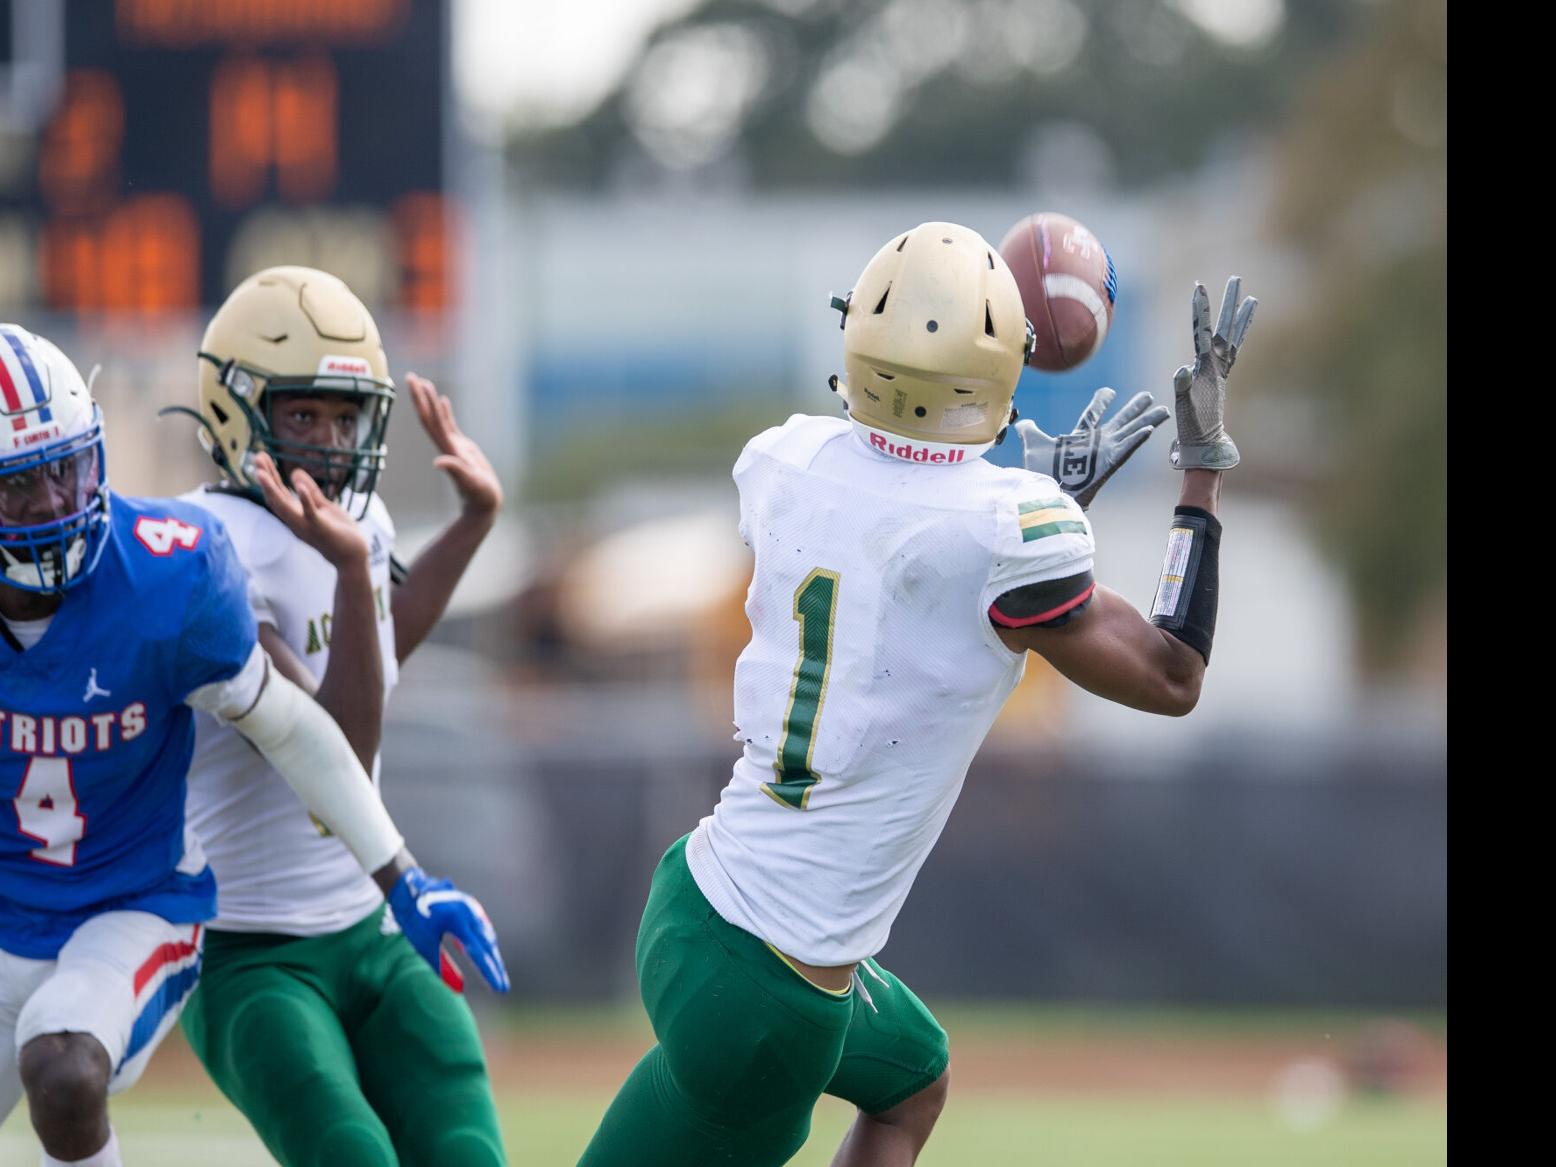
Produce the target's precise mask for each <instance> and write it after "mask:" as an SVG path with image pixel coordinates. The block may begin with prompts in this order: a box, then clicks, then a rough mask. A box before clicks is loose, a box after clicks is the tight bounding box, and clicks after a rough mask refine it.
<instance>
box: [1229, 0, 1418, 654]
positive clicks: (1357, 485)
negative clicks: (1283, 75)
mask: <svg viewBox="0 0 1556 1167" xmlns="http://www.w3.org/2000/svg"><path fill="white" fill-rule="evenodd" d="M1447 108H1448V29H1447V5H1446V0H1387V2H1385V3H1379V4H1378V5H1377V6H1376V8H1375V9H1374V11H1372V12H1371V13H1370V14H1369V18H1368V22H1367V26H1366V29H1365V31H1364V33H1363V35H1362V36H1361V37H1359V38H1358V40H1357V42H1356V44H1355V45H1354V47H1353V48H1352V49H1350V50H1349V51H1348V52H1347V53H1345V54H1344V55H1343V56H1342V57H1340V58H1338V59H1337V60H1336V61H1335V62H1334V63H1333V64H1332V65H1331V66H1330V67H1328V68H1325V69H1323V70H1321V71H1320V72H1318V73H1316V74H1315V75H1314V76H1313V77H1312V79H1311V80H1310V82H1309V89H1308V92H1307V94H1306V96H1305V97H1304V98H1303V99H1302V101H1301V102H1300V103H1299V105H1298V106H1297V108H1296V110H1295V111H1294V115H1293V118H1292V120H1291V122H1290V123H1289V126H1288V130H1287V132H1286V133H1285V135H1284V139H1283V141H1282V145H1281V147H1280V150H1279V152H1278V154H1277V158H1276V170H1275V183H1274V189H1275V192H1276V194H1275V200H1274V206H1273V225H1274V229H1275V231H1276V232H1277V234H1278V235H1279V236H1280V237H1281V238H1282V239H1283V240H1284V241H1285V242H1286V243H1287V244H1289V245H1290V246H1291V248H1292V249H1293V251H1294V252H1296V253H1297V254H1298V255H1299V256H1300V257H1301V258H1302V260H1303V262H1304V263H1305V265H1306V271H1305V273H1304V274H1305V277H1306V279H1307V282H1308V288H1309V293H1308V294H1307V295H1305V296H1301V297H1299V298H1297V299H1296V301H1295V309H1294V310H1293V311H1288V312H1286V313H1284V314H1283V315H1281V316H1280V322H1281V323H1280V325H1279V326H1278V327H1277V328H1276V329H1274V330H1273V331H1272V334H1271V335H1270V336H1269V337H1266V338H1261V341H1260V344H1259V345H1258V346H1256V347H1255V348H1250V350H1249V354H1250V356H1251V357H1254V360H1255V361H1257V362H1258V363H1257V364H1256V365H1255V366H1254V369H1255V370H1256V375H1253V376H1250V377H1249V378H1248V382H1249V384H1250V385H1254V384H1260V383H1262V384H1264V385H1265V386H1266V391H1269V392H1277V393H1291V394H1297V395H1303V396H1311V397H1312V398H1313V399H1315V400H1316V401H1318V402H1319V404H1320V409H1321V417H1320V422H1319V425H1318V427H1317V431H1318V434H1319V435H1320V441H1319V445H1320V447H1322V448H1320V449H1315V450H1313V451H1311V454H1312V460H1311V463H1310V464H1311V465H1312V466H1313V468H1314V469H1315V471H1316V473H1314V474H1313V476H1312V477H1311V478H1310V480H1309V481H1310V487H1309V490H1310V494H1311V497H1312V499H1313V501H1314V503H1315V506H1314V512H1313V513H1314V517H1315V521H1316V523H1317V525H1318V529H1319V533H1320V536H1321V538H1322V539H1323V540H1324V542H1325V543H1326V544H1327V545H1328V546H1329V548H1330V549H1331V551H1332V552H1333V553H1334V554H1335V555H1336V557H1337V558H1338V560H1339V562H1340V563H1341V564H1342V565H1343V568H1344V571H1345V572H1346V575H1347V577H1348V580H1349V583H1350V587H1351V591H1352V594H1353V597H1354V599H1355V602H1356V605H1357V610H1358V613H1359V616H1360V621H1359V624H1360V634H1361V635H1360V639H1361V643H1360V651H1361V664H1362V666H1363V667H1364V669H1365V670H1367V671H1368V672H1370V673H1372V674H1374V675H1376V674H1380V673H1393V672H1400V671H1407V670H1410V671H1420V670H1421V669H1422V668H1423V667H1424V668H1426V669H1427V670H1429V671H1432V672H1436V673H1438V675H1439V677H1440V676H1442V675H1444V670H1445V668H1446V639H1445V638H1446V597H1447V577H1446V571H1447V563H1446V560H1447V555H1446V550H1445V547H1446V540H1447V530H1448V515H1447V511H1448V473H1447V376H1448V365H1447V360H1448V339H1447V338H1448V264H1447V239H1448V169H1447V167H1448V145H1447ZM1250 363H1251V364H1253V362H1250ZM1251 371H1252V370H1251Z"/></svg>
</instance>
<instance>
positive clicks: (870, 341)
mask: <svg viewBox="0 0 1556 1167" xmlns="http://www.w3.org/2000/svg"><path fill="white" fill-rule="evenodd" d="M832 306H833V307H834V308H837V309H838V310H839V311H841V312H842V314H843V322H842V328H843V371H844V377H843V378H841V379H840V378H838V377H836V376H834V377H833V378H832V379H831V384H832V387H833V389H835V390H836V391H837V392H838V393H839V394H840V395H841V396H842V398H843V401H844V403H845V404H846V405H847V407H848V413H849V416H850V417H851V418H853V419H854V420H855V421H856V422H859V423H861V424H863V425H865V426H867V427H870V428H872V429H877V430H884V431H886V432H888V433H891V434H897V435H899V436H901V437H906V438H913V439H916V440H919V441H927V442H937V443H948V444H952V445H958V446H961V445H965V446H975V445H978V446H983V447H987V446H989V445H991V444H993V443H994V442H996V441H998V440H999V439H1001V438H1002V437H1003V436H1004V433H1005V427H1006V426H1008V425H1009V424H1010V423H1011V422H1012V421H1013V420H1015V410H1014V409H1013V408H1012V404H1011V403H1012V401H1013V399H1014V397H1015V393H1016V382H1017V380H1019V379H1020V376H1021V367H1022V364H1023V363H1024V362H1025V360H1026V357H1027V355H1028V353H1030V352H1031V351H1032V345H1033V343H1034V333H1033V330H1032V325H1031V323H1030V322H1029V321H1028V320H1027V318H1026V313H1025V311H1024V309H1023V308H1022V304H1021V290H1020V289H1019V288H1018V287H1017V286H1016V277H1015V276H1013V275H1012V274H1011V272H1010V268H1009V267H1008V266H1006V264H1005V261H1004V260H1003V259H1002V258H1001V257H1000V253H999V252H998V251H996V250H995V249H994V247H993V246H992V245H990V244H989V243H988V242H987V241H985V240H984V238H983V237H982V236H981V235H979V234H978V233H977V232H976V231H973V230H971V229H970V228H967V227H962V226H958V225H957V224H955V223H921V224H919V225H918V226H917V227H915V228H913V229H912V230H911V231H909V232H907V233H906V234H904V235H899V236H897V237H895V238H893V239H892V240H891V241H890V242H889V243H887V244H886V245H885V246H884V247H882V248H881V249H880V251H878V252H876V254H875V257H874V258H873V259H871V260H870V262H869V263H868V264H866V265H865V269H864V271H863V272H861V273H860V275H859V279H858V281H857V282H856V283H855V285H854V289H853V291H851V292H850V293H849V294H848V296H847V298H839V297H836V296H834V297H833V298H832Z"/></svg>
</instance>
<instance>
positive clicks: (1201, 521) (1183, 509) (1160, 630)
mask: <svg viewBox="0 0 1556 1167" xmlns="http://www.w3.org/2000/svg"><path fill="white" fill-rule="evenodd" d="M1220 496H1221V475H1220V474H1217V473H1214V472H1212V471H1209V470H1191V471H1189V472H1188V473H1186V474H1185V475H1184V476H1183V490H1182V492H1181V493H1180V494H1179V496H1178V512H1179V515H1180V516H1184V515H1187V516H1193V517H1192V519H1191V518H1186V517H1185V518H1175V522H1183V523H1190V522H1192V523H1194V524H1195V526H1196V530H1198V531H1199V533H1200V535H1201V539H1202V542H1201V545H1200V548H1199V555H1198V558H1197V559H1196V560H1195V562H1194V567H1195V569H1196V572H1195V575H1194V578H1193V579H1192V580H1189V581H1187V582H1188V583H1189V587H1188V589H1187V593H1188V594H1187V595H1185V594H1183V593H1184V589H1182V587H1181V584H1180V587H1179V592H1178V593H1176V594H1174V596H1173V597H1172V599H1173V600H1174V601H1175V603H1174V604H1172V605H1171V612H1170V613H1168V614H1167V615H1165V616H1164V615H1162V614H1160V613H1157V612H1154V611H1153V617H1152V619H1151V620H1147V619H1146V618H1145V617H1144V616H1142V615H1141V614H1140V613H1139V612H1137V611H1136V610H1135V608H1134V605H1132V604H1131V603H1130V602H1129V601H1128V600H1126V599H1124V597H1122V596H1121V595H1119V594H1118V593H1117V592H1115V591H1113V590H1112V589H1111V588H1106V587H1103V586H1102V585H1100V584H1099V585H1098V586H1097V588H1096V590H1095V591H1094V592H1093V593H1092V597H1091V602H1090V603H1089V604H1087V605H1086V606H1085V607H1084V608H1083V609H1081V610H1080V611H1078V612H1077V613H1076V614H1075V615H1074V616H1073V617H1072V618H1070V619H1069V620H1068V621H1067V622H1065V623H1063V624H1060V625H1058V626H1057V627H1053V626H1050V627H1044V626H1042V625H1033V626H1031V627H1027V628H1007V627H1000V626H996V631H997V632H998V633H999V637H1000V639H1001V640H1002V641H1004V642H1005V645H1006V647H1007V648H1010V649H1011V650H1012V651H1016V652H1020V651H1022V650H1027V651H1030V652H1035V653H1037V654H1038V655H1039V656H1041V657H1043V659H1044V660H1046V661H1048V663H1049V664H1051V665H1053V666H1054V668H1056V669H1058V670H1059V671H1060V672H1061V673H1063V674H1064V675H1065V676H1066V677H1068V678H1069V679H1070V680H1072V681H1074V682H1075V683H1076V684H1077V685H1079V686H1080V687H1081V688H1083V689H1085V690H1086V691H1087V692H1089V693H1095V694H1096V695H1097V696H1099V697H1105V698H1107V699H1108V700H1109V701H1117V702H1118V703H1119V704H1120V705H1128V706H1129V707H1130V708H1131V709H1140V710H1143V711H1145V712H1146V713H1162V714H1166V715H1167V716H1169V717H1182V716H1183V715H1184V714H1186V713H1188V712H1189V711H1190V710H1192V709H1193V708H1194V706H1195V705H1196V704H1198V702H1199V692H1200V686H1201V684H1202V683H1203V682H1204V679H1205V666H1206V664H1207V663H1208V662H1209V657H1210V638H1211V637H1212V636H1213V635H1214V632H1215V600H1216V588H1217V581H1216V578H1215V575H1216V573H1215V571H1214V566H1215V565H1214V558H1215V548H1214V547H1207V545H1206V543H1205V542H1204V539H1205V537H1206V536H1207V534H1209V535H1210V537H1212V538H1214V540H1216V541H1217V543H1218V542H1219V537H1220V523H1219V521H1218V520H1217V519H1216V517H1215V516H1216V510H1217V508H1218V506H1219V505H1220ZM1211 524H1213V525H1214V531H1213V533H1208V532H1206V531H1205V530H1203V528H1205V527H1207V526H1208V525H1211ZM1175 530H1176V528H1175ZM1171 546H1172V544H1171V543H1169V553H1168V554H1169V558H1171V555H1172V552H1171ZM1201 570H1202V571H1203V574H1200V572H1201ZM1191 600H1194V601H1197V603H1195V604H1194V605H1193V606H1192V607H1191V606H1190V603H1189V601H1191ZM1164 602H1165V601H1164V597H1163V592H1162V589H1161V588H1158V592H1157V603H1156V604H1155V605H1154V607H1155V608H1162V607H1163V605H1164ZM1180 616H1181V617H1182V619H1178V617H1180ZM1191 616H1192V619H1190V617H1191Z"/></svg>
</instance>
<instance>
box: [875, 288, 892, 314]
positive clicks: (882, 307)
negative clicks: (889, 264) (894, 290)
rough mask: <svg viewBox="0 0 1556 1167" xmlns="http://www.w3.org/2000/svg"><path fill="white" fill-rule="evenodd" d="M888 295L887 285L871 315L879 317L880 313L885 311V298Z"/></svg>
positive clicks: (889, 290) (889, 291)
mask: <svg viewBox="0 0 1556 1167" xmlns="http://www.w3.org/2000/svg"><path fill="white" fill-rule="evenodd" d="M889 295H891V285H890V284H887V285H886V290H885V291H884V292H882V293H881V302H880V303H879V304H877V305H876V306H875V312H874V313H873V315H876V316H879V315H880V314H881V313H882V312H884V311H886V297H887V296H889Z"/></svg>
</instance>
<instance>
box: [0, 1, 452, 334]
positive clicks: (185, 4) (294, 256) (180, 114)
mask: <svg viewBox="0 0 1556 1167" xmlns="http://www.w3.org/2000/svg"><path fill="white" fill-rule="evenodd" d="M0 2H3V0H0ZM12 2H13V3H14V2H16V0H12ZM449 8H450V5H448V4H446V3H443V2H442V0H328V2H320V3H304V2H299V0H72V2H71V3H70V4H68V5H66V4H61V5H60V6H59V9H60V11H61V16H60V20H61V23H62V26H63V27H62V33H63V51H62V59H61V63H60V69H59V83H58V85H57V88H56V92H57V96H56V98H55V99H54V101H53V104H52V108H51V109H50V110H49V111H48V112H47V114H46V116H45V117H44V118H42V119H41V121H40V124H39V125H38V127H37V128H36V130H35V131H34V133H33V135H32V137H33V141H32V143H31V145H32V152H33V156H34V165H33V167H32V171H31V176H30V181H29V180H28V178H27V176H25V175H23V176H22V177H21V178H20V179H18V178H17V177H16V176H14V175H13V176H12V179H11V181H10V182H9V183H8V184H0V215H5V214H7V213H9V215H10V216H11V219H12V220H13V221H15V220H17V218H18V216H20V217H21V219H22V220H24V221H25V222H26V224H27V228H28V230H29V231H30V232H32V233H33V234H34V239H33V247H32V248H31V251H32V254H33V255H34V256H35V258H36V275H37V279H36V283H35V292H34V295H33V297H32V298H33V299H34V300H35V301H36V303H37V305H38V306H39V307H41V308H44V309H47V310H52V311H59V312H67V313H76V314H87V313H109V314H132V315H152V314H156V313H159V312H164V311H179V310H193V309H198V308H200V307H202V306H209V305H212V304H216V303H219V302H220V301H221V300H222V299H223V298H224V297H225V296H226V294H227V293H228V292H229V291H230V290H231V289H232V287H233V286H235V285H236V284H237V283H238V282H239V280H241V279H242V278H243V277H244V276H245V275H247V274H248V273H249V272H250V271H252V270H254V269H255V268H257V267H261V266H264V265H266V264H270V263H282V262H294V263H311V264H314V265H316V266H319V267H325V268H328V269H330V270H332V271H335V272H336V273H338V274H339V275H340V276H342V278H344V279H345V280H346V281H347V282H348V283H350V284H351V285H352V286H353V287H354V288H355V289H356V290H357V291H358V293H359V294H360V295H362V296H363V298H364V299H366V300H367V301H368V302H369V303H372V304H376V305H383V306H385V307H398V308H403V309H409V310H413V311H418V312H427V313H440V312H443V311H444V310H446V309H448V308H450V307H451V306H452V304H451V298H452V295H453V291H454V288H455V287H456V285H457V281H456V280H455V279H454V278H453V271H452V265H453V256H452V254H451V251H452V246H453V239H452V234H451V232H450V231H449V222H450V215H451V213H452V210H453V208H452V207H451V205H450V202H449V200H448V198H447V196H446V194H445V191H444V158H445V146H444V143H445V124H446V109H447V106H448V102H449V101H450V96H449V92H450V81H449V63H448V44H449V13H448V9H449Z"/></svg>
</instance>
